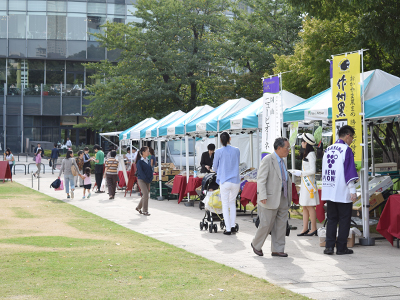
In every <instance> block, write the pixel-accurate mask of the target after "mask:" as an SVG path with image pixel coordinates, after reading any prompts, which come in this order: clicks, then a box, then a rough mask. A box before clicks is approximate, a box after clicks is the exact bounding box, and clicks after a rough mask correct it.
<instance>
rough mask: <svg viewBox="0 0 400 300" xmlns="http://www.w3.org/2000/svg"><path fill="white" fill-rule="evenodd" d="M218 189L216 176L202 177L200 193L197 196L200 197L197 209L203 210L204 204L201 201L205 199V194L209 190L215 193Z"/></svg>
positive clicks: (210, 174) (209, 174)
mask: <svg viewBox="0 0 400 300" xmlns="http://www.w3.org/2000/svg"><path fill="white" fill-rule="evenodd" d="M218 189H219V185H218V183H217V174H216V173H208V174H207V175H205V176H204V177H203V180H202V181H201V191H200V194H199V193H198V192H197V193H198V194H199V197H200V203H199V209H200V210H202V209H204V203H203V200H204V198H205V197H206V194H207V192H208V191H209V190H211V191H215V190H218Z"/></svg>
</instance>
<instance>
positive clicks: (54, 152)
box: [50, 144, 60, 170]
mask: <svg viewBox="0 0 400 300" xmlns="http://www.w3.org/2000/svg"><path fill="white" fill-rule="evenodd" d="M59 156H60V152H59V150H58V148H57V144H54V148H53V149H51V156H50V159H51V162H52V168H53V170H55V169H56V163H57V159H58V157H59Z"/></svg>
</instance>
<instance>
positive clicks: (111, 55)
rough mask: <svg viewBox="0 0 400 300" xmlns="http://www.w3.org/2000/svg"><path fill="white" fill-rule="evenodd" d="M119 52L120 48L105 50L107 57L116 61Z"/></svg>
mask: <svg viewBox="0 0 400 300" xmlns="http://www.w3.org/2000/svg"><path fill="white" fill-rule="evenodd" d="M121 52H122V51H121V49H114V50H110V51H107V59H108V60H110V61H118V59H119V56H120V55H121Z"/></svg>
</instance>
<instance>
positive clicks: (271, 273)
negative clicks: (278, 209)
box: [13, 161, 400, 299]
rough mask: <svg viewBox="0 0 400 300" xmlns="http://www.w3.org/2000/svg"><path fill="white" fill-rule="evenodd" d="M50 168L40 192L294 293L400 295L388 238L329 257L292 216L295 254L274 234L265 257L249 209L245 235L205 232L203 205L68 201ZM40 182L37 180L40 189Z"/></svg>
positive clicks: (95, 197) (19, 178)
mask: <svg viewBox="0 0 400 300" xmlns="http://www.w3.org/2000/svg"><path fill="white" fill-rule="evenodd" d="M45 162H46V161H45ZM31 169H32V167H31ZM49 169H50V168H49V167H47V168H46V170H47V173H46V174H44V175H42V178H41V179H40V192H42V193H45V194H47V195H50V196H52V197H54V198H56V199H60V200H63V201H65V202H67V203H69V204H72V205H74V206H77V207H79V208H81V209H84V210H86V211H89V212H91V213H94V214H96V215H98V216H100V217H103V218H106V219H108V220H111V221H113V222H115V223H117V224H120V225H122V226H124V227H126V228H129V229H131V230H134V231H136V232H139V233H142V234H145V235H147V236H150V237H153V238H156V239H158V240H160V241H163V242H166V243H169V244H172V245H175V246H177V247H180V248H183V249H185V250H187V251H189V252H192V253H195V254H197V255H201V256H203V257H205V258H207V259H210V260H213V261H216V262H218V263H222V264H225V265H227V266H231V267H233V268H235V269H237V270H240V271H242V272H244V273H247V274H251V275H253V276H256V277H259V278H263V279H266V280H267V281H269V282H271V283H274V284H277V285H279V286H282V287H284V288H287V289H289V290H291V291H293V292H297V293H300V294H302V295H305V296H307V297H310V298H313V299H371V298H384V299H400V255H399V254H400V249H397V248H396V247H392V246H391V244H390V243H389V242H388V241H386V240H376V245H375V246H372V247H365V246H359V245H356V246H355V247H354V248H353V250H354V252H355V254H353V255H342V256H337V255H332V256H328V255H324V254H323V253H322V252H323V249H324V248H322V247H320V246H319V238H318V237H316V236H313V237H297V236H296V234H297V233H299V232H300V228H301V226H302V225H301V223H302V222H301V220H296V219H291V220H290V221H289V222H290V224H291V225H293V226H297V227H298V228H299V229H298V230H297V231H292V232H291V234H290V236H289V237H288V238H286V248H285V252H287V253H288V254H289V257H288V258H279V257H271V256H270V249H271V248H270V239H269V238H268V239H267V241H266V243H265V245H264V247H263V251H264V256H263V257H259V256H256V255H255V254H254V253H253V251H252V249H251V247H250V243H251V240H252V238H253V237H254V234H255V232H256V228H255V226H254V223H253V221H252V219H251V217H250V214H249V213H247V215H246V216H238V217H237V223H238V224H239V226H240V231H239V233H237V234H235V235H231V236H225V235H223V234H222V230H220V229H219V227H218V233H209V232H208V231H205V230H203V231H200V228H199V223H200V221H201V220H202V218H203V216H204V210H199V208H198V206H197V204H195V207H186V206H184V205H183V203H181V204H177V201H176V200H171V201H167V200H164V201H157V200H149V212H150V213H151V216H148V217H145V216H143V215H139V214H138V213H137V212H136V210H135V207H136V206H137V204H138V202H139V199H140V197H139V196H137V194H136V193H135V195H133V194H132V197H129V196H127V197H126V198H125V197H124V192H122V191H119V192H117V194H116V197H115V200H108V195H107V194H106V193H104V194H92V197H91V198H90V199H86V200H83V199H82V191H83V190H82V188H77V189H76V191H75V199H67V198H66V194H65V193H64V192H60V191H58V192H56V191H54V189H50V188H49V185H50V183H51V182H52V181H53V180H54V179H55V178H56V177H57V175H56V174H58V171H57V173H55V174H54V175H52V174H51V172H49V171H48V170H49ZM32 170H33V169H32ZM32 170H31V171H32ZM33 171H35V170H33ZM13 180H15V181H16V182H19V183H21V184H23V185H25V186H27V187H29V188H31V187H32V181H31V176H30V175H24V174H23V173H20V172H18V169H17V175H15V176H13ZM92 182H94V176H93V180H92ZM37 184H38V183H37V179H35V180H34V189H35V190H37ZM356 242H357V241H356Z"/></svg>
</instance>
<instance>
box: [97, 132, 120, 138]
mask: <svg viewBox="0 0 400 300" xmlns="http://www.w3.org/2000/svg"><path fill="white" fill-rule="evenodd" d="M121 132H122V131H113V132H102V133H100V135H101V136H118V137H119V135H120V133H121Z"/></svg>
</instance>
